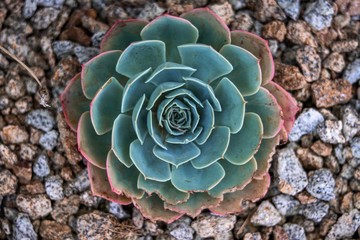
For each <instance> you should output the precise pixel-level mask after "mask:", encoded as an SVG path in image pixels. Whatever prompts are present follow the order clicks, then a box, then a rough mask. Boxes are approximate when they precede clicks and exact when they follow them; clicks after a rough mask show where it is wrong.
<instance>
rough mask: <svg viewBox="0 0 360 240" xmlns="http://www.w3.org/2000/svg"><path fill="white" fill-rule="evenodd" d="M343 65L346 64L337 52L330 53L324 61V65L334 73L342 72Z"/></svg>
mask: <svg viewBox="0 0 360 240" xmlns="http://www.w3.org/2000/svg"><path fill="white" fill-rule="evenodd" d="M345 65H346V63H345V59H344V56H343V55H342V54H340V53H337V52H333V53H331V54H330V55H329V56H328V57H327V58H326V59H325V61H324V67H325V68H328V69H330V70H332V71H334V72H336V73H340V72H342V70H343V69H344V67H345ZM344 78H345V77H344ZM345 79H346V78H345Z"/></svg>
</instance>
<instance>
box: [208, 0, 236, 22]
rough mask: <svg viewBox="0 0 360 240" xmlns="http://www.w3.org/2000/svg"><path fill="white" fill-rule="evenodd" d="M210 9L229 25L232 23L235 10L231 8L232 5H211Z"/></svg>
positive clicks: (226, 3)
mask: <svg viewBox="0 0 360 240" xmlns="http://www.w3.org/2000/svg"><path fill="white" fill-rule="evenodd" d="M209 8H210V9H211V10H212V11H213V12H214V13H216V15H218V16H219V17H220V18H221V19H222V20H223V21H224V22H225V23H226V25H229V24H230V22H231V21H232V20H233V19H234V10H233V8H232V6H231V3H229V2H227V1H226V2H224V3H218V4H211V5H209Z"/></svg>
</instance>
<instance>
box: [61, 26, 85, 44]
mask: <svg viewBox="0 0 360 240" xmlns="http://www.w3.org/2000/svg"><path fill="white" fill-rule="evenodd" d="M60 40H70V41H73V42H77V43H80V44H81V45H84V46H90V44H91V38H90V36H88V35H87V34H86V32H85V31H84V30H83V29H81V28H79V27H72V28H68V29H65V30H64V31H63V32H62V33H61V35H60Z"/></svg>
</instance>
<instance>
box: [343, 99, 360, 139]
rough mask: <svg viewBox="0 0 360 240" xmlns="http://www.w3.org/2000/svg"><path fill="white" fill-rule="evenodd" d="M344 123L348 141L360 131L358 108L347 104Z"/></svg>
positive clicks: (344, 131)
mask: <svg viewBox="0 0 360 240" xmlns="http://www.w3.org/2000/svg"><path fill="white" fill-rule="evenodd" d="M342 122H343V124H344V127H343V133H344V136H345V139H346V141H349V140H350V139H351V138H353V137H354V136H355V135H356V134H357V133H358V132H359V131H360V118H359V114H358V113H357V112H356V110H355V109H354V108H353V107H351V106H350V105H349V106H346V107H345V109H344V114H343V118H342Z"/></svg>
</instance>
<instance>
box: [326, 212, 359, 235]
mask: <svg viewBox="0 0 360 240" xmlns="http://www.w3.org/2000/svg"><path fill="white" fill-rule="evenodd" d="M359 226H360V213H359V211H358V210H357V209H353V210H351V211H350V212H349V213H345V214H343V215H342V216H341V217H339V219H338V220H337V222H336V223H335V224H334V225H333V226H332V227H331V229H330V231H329V233H328V235H327V236H326V238H325V240H334V239H344V238H351V237H352V236H353V235H354V233H355V232H356V230H357V229H358V228H359Z"/></svg>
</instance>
